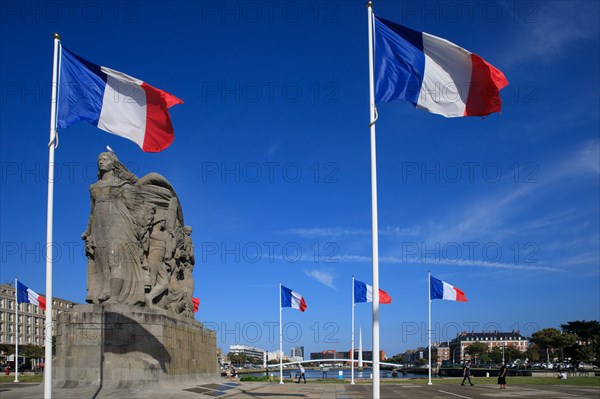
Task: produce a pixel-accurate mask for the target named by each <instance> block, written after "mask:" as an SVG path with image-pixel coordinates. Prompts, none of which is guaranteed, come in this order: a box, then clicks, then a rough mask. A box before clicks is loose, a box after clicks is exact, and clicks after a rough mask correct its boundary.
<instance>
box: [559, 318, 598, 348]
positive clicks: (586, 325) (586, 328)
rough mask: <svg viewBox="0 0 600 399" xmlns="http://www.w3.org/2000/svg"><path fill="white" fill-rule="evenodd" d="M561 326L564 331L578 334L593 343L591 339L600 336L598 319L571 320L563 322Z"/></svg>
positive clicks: (582, 338) (580, 337)
mask: <svg viewBox="0 0 600 399" xmlns="http://www.w3.org/2000/svg"><path fill="white" fill-rule="evenodd" d="M560 328H562V329H563V331H566V332H568V333H571V334H575V335H577V338H579V340H581V341H583V342H586V343H591V341H593V340H594V339H597V338H598V337H600V323H599V322H598V321H596V320H592V321H585V320H581V321H569V322H568V323H565V324H561V325H560Z"/></svg>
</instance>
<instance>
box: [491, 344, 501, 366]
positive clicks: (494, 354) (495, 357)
mask: <svg viewBox="0 0 600 399" xmlns="http://www.w3.org/2000/svg"><path fill="white" fill-rule="evenodd" d="M490 360H491V361H492V362H494V363H500V362H501V361H502V348H500V347H499V346H494V347H493V348H492V351H491V352H490Z"/></svg>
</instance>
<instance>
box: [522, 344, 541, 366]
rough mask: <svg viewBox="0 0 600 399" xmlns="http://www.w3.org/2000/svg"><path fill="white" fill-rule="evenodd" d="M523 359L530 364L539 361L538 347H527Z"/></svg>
mask: <svg viewBox="0 0 600 399" xmlns="http://www.w3.org/2000/svg"><path fill="white" fill-rule="evenodd" d="M525 357H527V359H529V361H530V362H539V360H540V359H541V356H540V347H539V346H538V345H536V344H531V345H529V348H527V351H525Z"/></svg>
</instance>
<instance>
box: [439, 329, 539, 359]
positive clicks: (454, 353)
mask: <svg viewBox="0 0 600 399" xmlns="http://www.w3.org/2000/svg"><path fill="white" fill-rule="evenodd" d="M475 342H481V343H484V344H486V345H487V346H488V350H489V351H491V350H492V349H493V348H494V347H499V348H502V347H504V348H510V347H513V348H516V349H518V350H519V351H521V352H525V351H526V350H527V348H528V347H529V340H528V339H527V338H526V337H524V336H522V335H521V333H520V332H519V331H511V332H499V331H490V332H480V333H476V332H471V333H467V332H463V333H461V334H458V335H457V336H456V338H454V339H453V340H452V341H450V354H449V355H450V357H451V358H452V362H453V363H462V362H463V361H468V360H472V359H471V358H470V356H469V355H468V354H467V353H466V349H467V348H468V347H469V345H472V344H473V343H475Z"/></svg>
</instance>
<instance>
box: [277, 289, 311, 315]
mask: <svg viewBox="0 0 600 399" xmlns="http://www.w3.org/2000/svg"><path fill="white" fill-rule="evenodd" d="M281 307H282V308H294V309H298V310H299V311H301V312H304V311H305V310H306V301H305V300H304V298H303V297H302V295H300V294H299V293H297V292H295V291H292V290H291V289H289V288H287V287H284V286H283V285H282V286H281Z"/></svg>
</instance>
